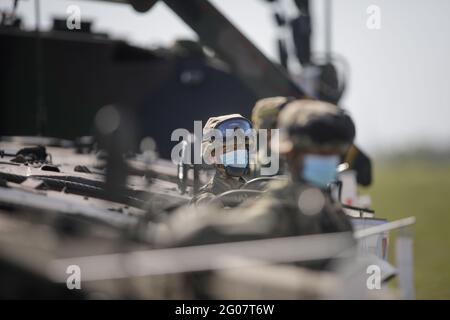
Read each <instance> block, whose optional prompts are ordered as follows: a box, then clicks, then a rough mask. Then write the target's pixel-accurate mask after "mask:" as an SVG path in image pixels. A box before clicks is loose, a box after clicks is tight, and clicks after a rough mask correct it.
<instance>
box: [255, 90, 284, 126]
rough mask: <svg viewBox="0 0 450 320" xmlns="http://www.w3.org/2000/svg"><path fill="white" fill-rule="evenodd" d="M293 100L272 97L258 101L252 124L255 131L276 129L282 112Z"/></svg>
mask: <svg viewBox="0 0 450 320" xmlns="http://www.w3.org/2000/svg"><path fill="white" fill-rule="evenodd" d="M292 100H293V98H291V97H271V98H264V99H260V100H258V101H256V104H255V106H254V107H253V110H252V122H253V127H254V128H255V129H274V128H276V126H277V119H278V114H279V113H280V110H282V109H283V107H284V106H285V105H286V104H287V103H288V102H290V101H292Z"/></svg>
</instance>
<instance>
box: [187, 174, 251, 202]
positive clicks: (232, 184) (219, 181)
mask: <svg viewBox="0 0 450 320" xmlns="http://www.w3.org/2000/svg"><path fill="white" fill-rule="evenodd" d="M245 182H246V181H245V179H243V178H239V179H234V178H232V177H228V176H226V175H224V174H221V173H220V172H217V173H216V174H215V175H214V177H213V178H212V179H211V180H210V181H209V182H208V183H207V184H205V185H204V186H203V187H201V188H200V190H199V192H198V193H197V194H196V195H195V196H194V197H193V198H192V200H191V203H195V204H197V205H199V204H206V203H207V202H208V201H209V200H211V199H213V198H214V197H215V196H217V195H219V194H221V193H224V192H226V191H229V190H235V189H239V188H240V187H241V186H242V185H244V183H245Z"/></svg>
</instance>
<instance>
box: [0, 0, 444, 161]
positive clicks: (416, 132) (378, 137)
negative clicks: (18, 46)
mask: <svg viewBox="0 0 450 320" xmlns="http://www.w3.org/2000/svg"><path fill="white" fill-rule="evenodd" d="M12 2H13V1H12V0H1V2H0V9H5V8H7V7H10V6H11V5H12ZM212 2H213V3H214V4H215V5H217V6H218V7H219V8H220V9H221V10H222V11H223V13H224V14H225V15H226V16H227V17H228V18H229V19H230V20H231V21H232V22H234V23H235V25H237V26H238V27H239V28H240V29H241V31H242V32H243V33H244V34H245V35H247V36H248V37H249V38H250V39H251V40H253V41H254V42H255V44H256V45H257V46H258V47H259V48H260V49H261V50H262V51H263V52H264V53H265V54H266V55H268V56H269V57H270V58H272V59H274V60H277V56H276V51H275V50H276V49H275V39H276V29H275V25H274V23H273V20H272V11H271V7H270V5H268V4H267V2H266V1H263V0H213V1H212ZM311 2H313V5H314V7H313V13H314V16H313V18H314V19H315V22H314V26H315V30H313V32H314V31H315V39H314V47H315V49H316V50H318V51H320V50H321V49H322V48H323V47H322V46H321V44H322V43H323V38H322V37H323V32H322V31H321V30H322V25H321V21H323V20H322V13H323V11H322V5H323V0H314V1H311ZM332 3H333V6H332V7H333V10H332V14H333V20H332V29H333V51H335V52H336V53H338V54H341V55H343V56H344V57H346V59H347V60H348V62H349V63H350V67H351V72H350V79H349V80H350V81H349V84H348V89H347V92H346V94H345V96H344V98H343V100H342V106H344V107H345V108H347V109H348V110H349V111H350V112H351V114H352V115H353V117H354V119H355V122H356V126H357V142H358V144H359V145H361V146H362V147H363V148H365V149H366V150H368V151H369V152H370V151H372V152H374V151H376V150H379V149H391V148H402V149H403V148H408V147H409V146H411V145H416V144H432V145H434V146H438V147H450V85H449V83H450V79H449V78H450V61H449V58H450V36H449V35H448V32H449V31H450V1H448V0H433V1H426V0H332ZM70 4H76V5H78V6H79V7H80V9H81V14H82V18H83V19H95V25H94V29H95V30H98V31H105V32H108V33H109V34H110V35H112V36H113V37H118V38H127V39H128V41H130V42H132V43H136V44H140V45H144V46H151V45H161V44H162V45H166V44H170V43H171V42H172V41H173V40H174V39H176V38H180V37H182V38H186V37H188V38H196V36H195V34H194V33H193V32H192V31H191V30H190V29H189V28H188V27H187V26H186V25H185V24H184V23H183V22H182V21H181V20H180V19H179V18H178V17H176V16H175V15H174V14H172V12H171V11H170V9H168V8H167V7H166V6H165V5H164V4H163V3H158V4H157V5H156V6H155V7H154V8H153V9H152V10H151V11H149V12H147V13H144V14H139V13H136V12H134V11H133V9H132V8H131V7H130V6H127V5H115V4H102V3H98V2H93V1H68V0H41V19H42V25H43V26H44V27H48V26H50V23H51V19H52V17H53V16H55V15H59V16H62V15H66V9H67V7H68V6H69V5H70ZM370 5H377V6H378V7H379V8H380V10H381V29H379V30H370V29H368V28H367V26H366V22H367V19H368V18H369V14H368V13H367V12H366V10H367V8H368V7H369V6H370ZM33 9H34V1H33V0H22V1H19V14H21V15H22V16H23V17H24V20H25V25H26V26H27V27H32V26H33V25H34V11H33Z"/></svg>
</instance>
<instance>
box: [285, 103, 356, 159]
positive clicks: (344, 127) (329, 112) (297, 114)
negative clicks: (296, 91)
mask: <svg viewBox="0 0 450 320" xmlns="http://www.w3.org/2000/svg"><path fill="white" fill-rule="evenodd" d="M278 125H279V128H280V152H281V153H286V152H289V151H290V150H292V149H299V150H301V149H305V148H310V147H314V148H320V149H322V150H335V149H338V150H339V151H340V152H341V153H345V152H346V151H347V150H348V148H349V147H350V145H351V144H352V143H353V139H354V138H355V125H354V123H353V120H352V119H351V117H350V116H349V115H348V114H347V113H346V112H345V111H344V110H343V109H341V108H339V107H338V106H336V105H334V104H331V103H328V102H323V101H317V100H295V101H292V102H290V103H288V104H287V105H286V107H285V108H284V109H283V110H282V111H281V112H280V115H279V117H278Z"/></svg>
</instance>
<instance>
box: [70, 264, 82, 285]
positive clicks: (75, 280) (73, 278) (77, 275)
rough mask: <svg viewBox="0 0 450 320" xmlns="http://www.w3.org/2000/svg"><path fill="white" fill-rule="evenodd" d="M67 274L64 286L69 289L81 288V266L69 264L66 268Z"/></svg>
mask: <svg viewBox="0 0 450 320" xmlns="http://www.w3.org/2000/svg"><path fill="white" fill-rule="evenodd" d="M66 273H67V274H68V275H69V276H68V277H67V279H66V286H67V289H69V290H74V289H77V290H80V289H81V268H80V267H79V266H77V265H74V264H73V265H70V266H68V267H67V269H66Z"/></svg>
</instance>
